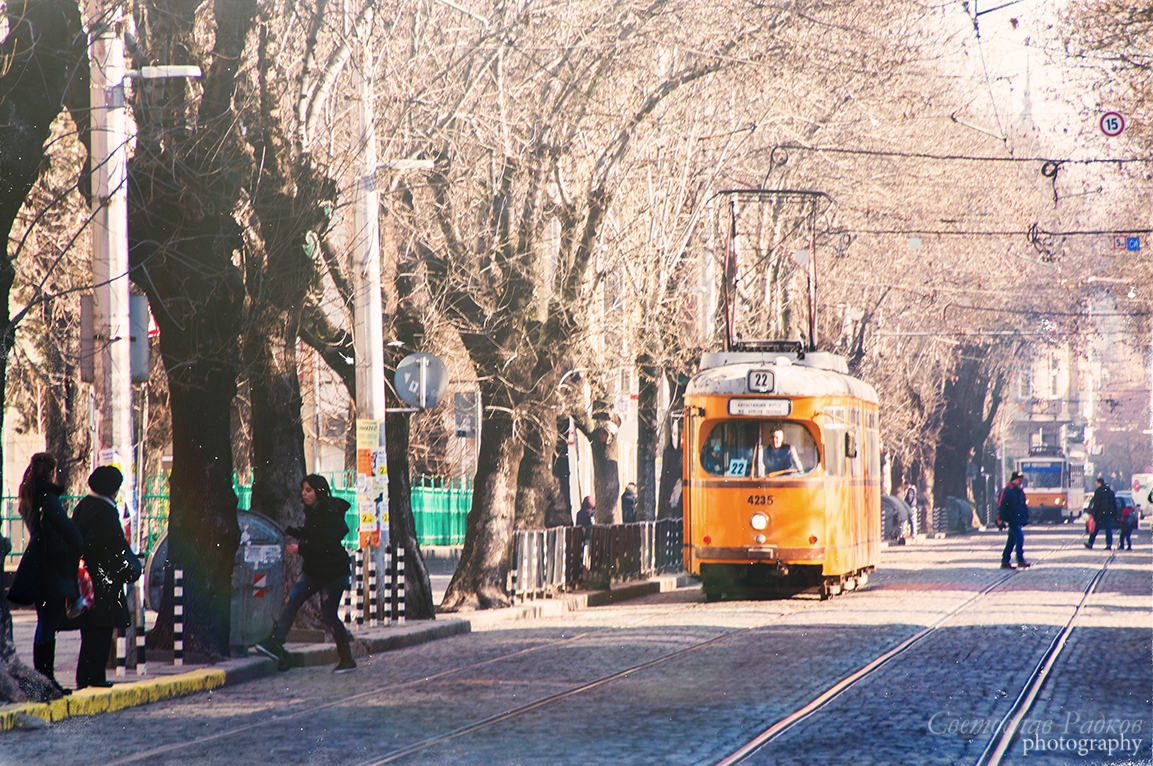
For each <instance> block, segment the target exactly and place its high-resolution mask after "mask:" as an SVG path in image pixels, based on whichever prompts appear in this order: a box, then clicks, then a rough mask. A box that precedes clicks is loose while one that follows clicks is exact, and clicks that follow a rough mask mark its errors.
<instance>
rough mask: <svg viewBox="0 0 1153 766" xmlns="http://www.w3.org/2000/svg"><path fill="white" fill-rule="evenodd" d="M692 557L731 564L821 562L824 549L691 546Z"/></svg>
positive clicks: (768, 546) (771, 546)
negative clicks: (742, 562) (743, 562)
mask: <svg viewBox="0 0 1153 766" xmlns="http://www.w3.org/2000/svg"><path fill="white" fill-rule="evenodd" d="M693 557H694V558H696V559H697V560H698V561H718V562H725V563H733V562H739V561H747V562H757V561H788V562H804V561H822V560H824V558H825V549H824V547H820V548H778V547H776V546H773V545H742V546H737V547H720V546H707V545H697V546H693Z"/></svg>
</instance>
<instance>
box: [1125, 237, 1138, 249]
mask: <svg viewBox="0 0 1153 766" xmlns="http://www.w3.org/2000/svg"><path fill="white" fill-rule="evenodd" d="M1125 249H1126V250H1140V249H1141V238H1140V237H1126V238H1125Z"/></svg>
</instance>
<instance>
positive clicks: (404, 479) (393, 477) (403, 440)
mask: <svg viewBox="0 0 1153 766" xmlns="http://www.w3.org/2000/svg"><path fill="white" fill-rule="evenodd" d="M409 417H410V415H409V413H407V412H394V413H390V414H389V415H387V416H386V418H385V434H386V437H387V449H388V534H389V537H390V538H391V540H392V542H393V543H398V544H400V545H403V546H404V616H405V619H409V620H434V619H436V605H435V604H433V601H432V581H431V580H430V579H429V576H428V568H427V567H426V566H425V564H424V556H423V555H422V554H421V552H420V541H418V540H417V539H416V520H415V519H414V518H413V516H412V487H411V479H410V478H409V474H410V471H409V466H408V429H409Z"/></svg>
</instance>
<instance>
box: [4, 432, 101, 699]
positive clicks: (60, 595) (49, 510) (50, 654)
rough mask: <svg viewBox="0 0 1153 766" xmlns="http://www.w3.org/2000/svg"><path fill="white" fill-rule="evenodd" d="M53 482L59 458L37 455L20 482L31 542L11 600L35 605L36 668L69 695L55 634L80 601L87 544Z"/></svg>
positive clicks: (23, 508)
mask: <svg viewBox="0 0 1153 766" xmlns="http://www.w3.org/2000/svg"><path fill="white" fill-rule="evenodd" d="M55 481H56V458H54V457H52V455H50V454H49V453H47V452H37V453H36V454H35V455H33V456H32V460H31V461H30V462H29V463H28V468H27V469H26V470H25V471H24V479H23V480H22V481H21V482H20V491H19V508H20V516H21V517H22V518H23V519H24V524H25V526H27V527H28V532H29V534H30V537H29V539H28V545H27V547H26V548H25V550H24V556H23V558H22V559H21V561H20V568H19V569H18V570H17V572H16V578H17V581H16V582H13V584H12V589H11V591H9V594H10V595H11V593H12V592H22V593H24V594H26V596H27V602H28V603H33V604H35V605H36V634H35V636H34V637H33V639H32V664H33V666H34V667H35V668H36V670H38V671H39V672H40V673H41V674H42V675H43V676H44V677H46V678H47V679H48V680H49V682H51V684H52V686H53V687H55V689H56V690H57V691H58V692H60V693H61V694H71V693H72V690H71V689H66V688H64V687H63V686H61V685H60V683H59V682H58V681H57V680H56V632H57V631H58V630H59V629H60V627H61V625H62V624H63V623H64V620H65V618H66V616H67V606H66V602H67V600H68V599H75V598H79V597H80V589H79V587H77V585H76V571H77V569H79V568H80V550H81V548H82V546H83V544H84V541H83V540H82V539H81V537H80V532H79V531H77V529H76V526H75V525H74V524H73V523H72V522H71V521H70V520H69V519H68V516H67V515H66V514H65V513H64V508H63V507H62V506H61V505H60V494H61V493H62V492H63V491H64V488H63V487H61V486H60V485H59V484H56V483H55ZM25 559H28V561H25ZM21 579H23V580H24V582H20V580H21Z"/></svg>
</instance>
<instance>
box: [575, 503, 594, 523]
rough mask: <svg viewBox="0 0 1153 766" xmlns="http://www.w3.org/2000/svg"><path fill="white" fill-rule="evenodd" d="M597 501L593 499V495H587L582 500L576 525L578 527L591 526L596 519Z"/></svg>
mask: <svg viewBox="0 0 1153 766" xmlns="http://www.w3.org/2000/svg"><path fill="white" fill-rule="evenodd" d="M596 510H597V501H596V500H593V499H592V496H591V495H585V499H584V500H581V507H580V510H579V511H577V515H576V525H577V526H578V527H585V528H588V527H591V526H592V525H593V524H594V522H595V520H594V518H593V517H594V516H595V515H596Z"/></svg>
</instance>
